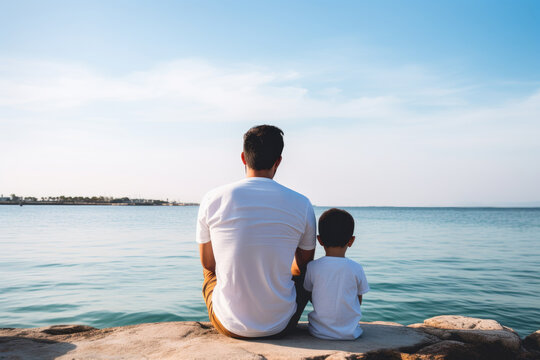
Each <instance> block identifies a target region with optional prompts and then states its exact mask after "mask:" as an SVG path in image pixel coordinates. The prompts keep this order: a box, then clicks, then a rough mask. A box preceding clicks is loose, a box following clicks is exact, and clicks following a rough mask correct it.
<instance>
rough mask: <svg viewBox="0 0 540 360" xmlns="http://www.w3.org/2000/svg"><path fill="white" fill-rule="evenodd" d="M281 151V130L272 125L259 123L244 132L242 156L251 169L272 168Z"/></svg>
mask: <svg viewBox="0 0 540 360" xmlns="http://www.w3.org/2000/svg"><path fill="white" fill-rule="evenodd" d="M282 151H283V131H281V129H280V128H277V127H275V126H272V125H259V126H254V127H252V128H251V129H249V130H248V131H247V132H246V133H245V134H244V158H245V160H246V163H247V165H248V166H249V167H250V168H251V169H253V170H266V169H270V168H272V166H274V164H275V162H276V161H277V159H279V157H280V156H281V152H282Z"/></svg>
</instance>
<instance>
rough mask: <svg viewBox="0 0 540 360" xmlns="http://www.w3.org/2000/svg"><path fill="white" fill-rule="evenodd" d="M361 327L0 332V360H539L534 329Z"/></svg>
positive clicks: (491, 324)
mask: <svg viewBox="0 0 540 360" xmlns="http://www.w3.org/2000/svg"><path fill="white" fill-rule="evenodd" d="M362 324H363V325H362V326H363V329H364V334H363V335H362V337H360V338H359V339H357V340H355V341H328V340H320V339H316V338H314V337H312V336H310V335H309V333H308V332H307V328H306V324H305V323H301V324H300V325H299V327H298V329H297V331H296V332H295V333H294V334H291V335H290V336H288V337H286V338H284V339H279V340H249V341H246V340H236V339H230V338H227V337H224V336H222V335H220V334H218V333H217V332H216V331H215V330H214V329H213V328H212V327H211V326H210V324H209V323H204V322H164V323H152V324H139V325H132V326H122V327H116V328H108V329H96V328H92V327H89V326H84V325H54V326H48V327H42V328H31V329H13V328H4V329H0V359H44V360H52V359H220V360H223V359H328V360H337V359H365V360H373V359H392V360H398V359H400V360H413V359H418V360H424V359H426V360H427V359H437V360H442V359H451V360H453V359H460V360H462V359H475V360H476V359H478V360H483V359H486V360H487V359H540V331H537V332H535V333H533V334H531V335H529V336H528V337H526V338H525V339H521V338H520V337H519V336H518V335H517V333H515V332H514V331H513V330H512V329H510V328H507V327H505V326H502V325H500V324H499V323H498V322H496V321H494V320H486V319H475V318H469V317H463V316H454V315H444V316H437V317H434V318H430V319H427V320H425V321H424V322H423V323H421V324H413V325H409V326H404V325H401V324H397V323H390V322H371V323H362Z"/></svg>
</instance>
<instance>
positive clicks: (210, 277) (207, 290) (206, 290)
mask: <svg viewBox="0 0 540 360" xmlns="http://www.w3.org/2000/svg"><path fill="white" fill-rule="evenodd" d="M203 273H204V282H203V289H202V292H203V296H204V302H205V303H206V308H207V309H208V317H209V318H210V322H211V323H212V325H214V327H215V328H216V330H217V331H218V332H220V333H221V334H223V335H225V336H228V337H232V338H237V339H245V338H244V337H243V336H240V335H236V334H233V333H232V332H230V331H229V330H227V329H225V327H224V326H223V325H221V323H220V322H219V320H218V318H217V317H216V314H214V305H213V304H212V294H213V293H214V288H215V287H216V284H217V277H216V273H214V272H212V271H210V270H206V269H203Z"/></svg>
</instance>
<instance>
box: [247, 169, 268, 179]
mask: <svg viewBox="0 0 540 360" xmlns="http://www.w3.org/2000/svg"><path fill="white" fill-rule="evenodd" d="M274 175H275V171H274V170H273V169H265V170H253V169H250V168H249V167H247V168H246V177H248V178H250V177H263V178H268V179H273V178H274Z"/></svg>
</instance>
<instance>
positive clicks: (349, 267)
mask: <svg viewBox="0 0 540 360" xmlns="http://www.w3.org/2000/svg"><path fill="white" fill-rule="evenodd" d="M304 288H305V289H306V290H307V291H311V292H312V294H311V302H312V304H313V311H312V312H310V313H309V315H308V320H309V332H310V333H311V334H312V335H313V336H316V337H318V338H321V339H334V340H354V339H356V338H357V337H359V336H360V335H362V328H361V327H360V324H359V323H358V322H359V321H360V319H361V318H362V312H361V311H360V301H359V300H358V295H363V294H365V293H367V292H368V291H369V284H368V282H367V279H366V275H365V274H364V269H363V268H362V265H360V264H358V263H356V262H354V261H353V260H351V259H348V258H345V257H334V256H324V257H322V258H319V259H317V260H314V261H312V262H310V263H309V264H308V266H307V271H306V278H305V280H304Z"/></svg>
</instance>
